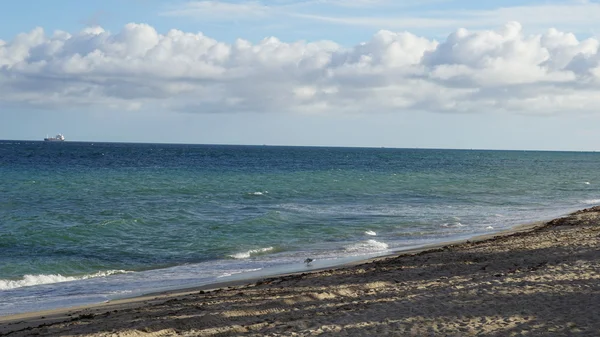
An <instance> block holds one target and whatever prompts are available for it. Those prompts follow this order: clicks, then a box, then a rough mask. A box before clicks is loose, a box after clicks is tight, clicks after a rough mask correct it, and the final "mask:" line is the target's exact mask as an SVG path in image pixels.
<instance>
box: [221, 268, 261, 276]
mask: <svg viewBox="0 0 600 337" xmlns="http://www.w3.org/2000/svg"><path fill="white" fill-rule="evenodd" d="M259 270H262V268H252V269H242V270H236V271H232V272H226V273H223V274H221V275H219V276H217V278H223V277H229V276H233V275H237V274H241V273H250V272H253V271H259Z"/></svg>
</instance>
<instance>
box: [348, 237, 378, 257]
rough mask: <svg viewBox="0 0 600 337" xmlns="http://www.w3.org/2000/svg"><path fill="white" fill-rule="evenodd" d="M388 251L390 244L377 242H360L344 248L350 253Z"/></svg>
mask: <svg viewBox="0 0 600 337" xmlns="http://www.w3.org/2000/svg"><path fill="white" fill-rule="evenodd" d="M387 249H388V244H387V243H384V242H379V241H375V240H367V241H363V242H358V243H354V244H351V245H349V246H346V247H344V250H345V251H347V252H350V253H365V254H366V253H373V252H381V251H385V250H387Z"/></svg>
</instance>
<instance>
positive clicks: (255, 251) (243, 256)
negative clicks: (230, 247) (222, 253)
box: [229, 247, 274, 259]
mask: <svg viewBox="0 0 600 337" xmlns="http://www.w3.org/2000/svg"><path fill="white" fill-rule="evenodd" d="M273 249H274V248H273V247H267V248H259V249H251V250H249V251H247V252H243V253H237V254H233V255H229V257H232V258H234V259H247V258H249V257H250V256H252V255H256V254H261V253H266V252H270V251H272V250H273Z"/></svg>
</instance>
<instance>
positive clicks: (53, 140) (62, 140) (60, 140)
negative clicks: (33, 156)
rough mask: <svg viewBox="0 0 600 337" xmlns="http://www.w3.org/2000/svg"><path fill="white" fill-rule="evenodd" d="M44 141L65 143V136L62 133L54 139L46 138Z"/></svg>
mask: <svg viewBox="0 0 600 337" xmlns="http://www.w3.org/2000/svg"><path fill="white" fill-rule="evenodd" d="M44 141H45V142H64V141H65V136H63V135H62V133H59V134H58V135H56V136H54V137H48V136H46V138H44Z"/></svg>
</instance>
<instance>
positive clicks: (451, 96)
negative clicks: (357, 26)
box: [0, 22, 600, 114]
mask: <svg viewBox="0 0 600 337" xmlns="http://www.w3.org/2000/svg"><path fill="white" fill-rule="evenodd" d="M598 47H599V42H598V40H596V39H594V38H590V39H586V40H582V41H580V40H578V39H577V38H576V36H575V35H574V34H571V33H568V32H561V31H558V30H556V29H549V30H548V31H547V32H546V33H544V34H537V35H527V34H525V33H524V32H523V28H522V27H521V25H520V24H519V23H517V22H510V23H508V24H506V25H505V26H503V27H500V28H499V29H495V30H481V31H468V30H466V29H458V30H456V31H455V32H452V33H451V34H450V35H448V37H447V38H446V39H445V40H443V41H435V40H430V39H427V38H424V37H419V36H417V35H415V34H412V33H409V32H391V31H386V30H382V31H379V32H378V33H376V34H375V35H374V36H373V37H372V38H371V39H370V40H369V41H367V42H364V43H360V44H358V45H356V46H353V47H350V48H347V47H343V46H341V45H339V44H336V43H335V42H331V41H319V42H305V41H298V42H293V43H287V42H282V41H280V40H278V39H277V38H275V37H270V38H266V39H264V40H262V41H260V42H258V43H251V42H249V41H245V40H237V41H235V42H234V43H233V44H227V43H223V42H219V41H216V40H214V39H211V38H210V37H207V36H205V35H203V34H201V33H197V34H196V33H186V32H182V31H179V30H171V31H169V32H167V33H166V34H159V33H158V32H157V31H156V30H155V29H154V28H153V27H151V26H149V25H146V24H133V23H132V24H128V25H126V26H125V27H124V28H123V29H122V30H121V31H120V32H118V33H110V32H107V31H105V30H103V29H102V28H100V27H94V28H87V29H84V30H83V31H81V32H79V33H77V34H70V33H67V32H61V31H58V32H55V33H54V34H52V35H48V34H46V33H45V32H44V30H43V29H42V28H36V29H34V30H32V31H31V32H28V33H22V34H19V35H17V36H16V37H15V38H14V39H13V40H11V41H1V40H0V106H4V107H11V108H31V107H34V108H43V109H66V108H78V109H80V108H86V109H130V110H138V109H141V110H144V109H154V110H164V111H186V112H193V113H217V112H218V113H227V112H240V111H251V112H272V113H288V112H306V113H378V112H398V111H434V112H444V113H453V112H463V113H480V112H486V111H506V112H516V113H533V114H553V113H573V112H595V110H596V107H597V106H598V105H599V104H600V95H599V93H600V91H599V90H600V86H599V83H600V81H599V78H600V68H599V64H600V62H599V60H600V53H599V48H598Z"/></svg>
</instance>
